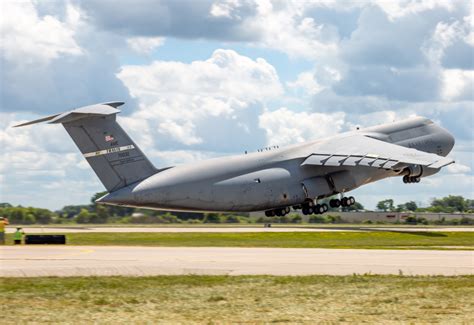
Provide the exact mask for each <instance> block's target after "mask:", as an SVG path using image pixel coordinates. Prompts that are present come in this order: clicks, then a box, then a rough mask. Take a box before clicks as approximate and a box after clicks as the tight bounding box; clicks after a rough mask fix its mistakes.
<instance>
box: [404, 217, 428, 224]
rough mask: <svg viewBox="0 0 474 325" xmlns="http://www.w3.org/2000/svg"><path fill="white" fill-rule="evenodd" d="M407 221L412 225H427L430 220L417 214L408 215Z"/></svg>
mask: <svg viewBox="0 0 474 325" xmlns="http://www.w3.org/2000/svg"><path fill="white" fill-rule="evenodd" d="M405 223H407V224H410V225H417V224H422V225H427V224H428V220H426V219H425V218H421V217H417V216H408V217H406V218H405Z"/></svg>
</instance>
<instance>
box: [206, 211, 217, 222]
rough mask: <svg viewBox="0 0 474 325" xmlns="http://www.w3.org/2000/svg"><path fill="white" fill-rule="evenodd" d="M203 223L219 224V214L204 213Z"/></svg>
mask: <svg viewBox="0 0 474 325" xmlns="http://www.w3.org/2000/svg"><path fill="white" fill-rule="evenodd" d="M203 222H204V223H220V222H221V215H220V214H219V213H213V212H212V213H205V214H204V220H203Z"/></svg>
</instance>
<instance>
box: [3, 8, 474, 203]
mask: <svg viewBox="0 0 474 325" xmlns="http://www.w3.org/2000/svg"><path fill="white" fill-rule="evenodd" d="M0 18H1V19H0V30H1V42H0V49H1V51H0V58H1V65H0V82H1V83H0V100H1V103H0V146H1V148H2V150H1V156H0V202H9V203H11V204H14V205H18V204H21V205H23V206H35V207H44V208H49V209H59V208H61V207H63V206H65V205H70V204H86V203H88V202H89V201H90V197H91V196H92V194H94V193H95V192H99V191H103V190H104V188H103V186H102V185H101V184H100V182H99V181H98V179H97V178H96V176H95V174H94V172H93V171H92V169H90V168H89V166H88V164H87V162H86V161H85V159H84V158H83V157H82V156H81V155H80V153H79V151H78V150H77V148H76V147H75V146H74V144H73V142H72V140H71V139H70V138H69V136H68V135H67V133H66V131H65V130H64V129H63V128H62V127H60V126H58V125H47V124H46V125H35V126H32V127H25V128H12V126H13V125H15V124H18V123H20V122H22V121H26V120H30V119H36V118H39V117H42V116H46V115H51V114H55V113H59V112H63V111H67V110H70V109H73V108H77V107H80V106H84V105H89V104H94V103H100V102H107V101H125V102H126V104H125V105H124V106H122V107H121V109H122V112H121V113H120V114H119V118H118V120H119V123H121V125H122V126H123V128H124V129H125V130H126V131H127V132H128V133H129V134H130V136H131V137H132V138H133V139H134V141H135V142H136V143H137V144H138V145H139V146H140V147H141V149H142V150H143V151H144V152H145V154H146V155H147V156H148V157H149V158H150V160H151V161H152V162H153V163H154V164H155V165H156V166H157V167H164V166H169V165H176V164H182V163H192V162H193V161H198V160H202V159H206V158H211V157H217V156H225V155H232V154H240V153H243V152H244V151H245V150H249V151H252V150H256V149H258V148H261V147H265V146H268V145H279V146H280V147H282V146H284V145H288V144H293V143H298V142H303V141H307V140H313V139H317V138H320V137H325V136H330V135H334V134H337V133H339V132H344V131H348V130H353V129H355V128H356V127H365V126H371V125H376V124H380V123H386V122H392V121H396V120H400V119H403V118H407V117H411V116H415V115H420V116H425V117H428V118H430V119H432V120H433V121H435V122H436V123H439V124H440V125H441V126H443V127H445V128H447V129H448V130H449V131H450V132H451V133H452V134H453V135H454V136H455V138H456V145H455V147H454V149H453V152H452V153H451V155H450V156H451V157H453V158H454V159H455V160H456V164H454V165H451V166H449V167H447V168H444V169H443V170H442V171H441V172H440V173H438V174H436V175H434V176H431V177H428V178H424V179H422V182H421V183H419V184H403V182H402V180H401V178H400V179H399V178H391V179H386V180H383V181H379V182H377V183H373V184H370V185H367V186H364V187H362V188H360V189H357V190H355V191H353V193H352V194H353V195H354V196H355V197H356V199H357V200H358V201H359V202H361V203H362V204H363V205H365V206H366V207H367V208H374V207H375V205H376V203H377V202H378V201H380V200H383V199H386V198H393V199H394V200H395V203H396V204H400V203H403V202H406V201H410V200H414V201H415V202H418V203H419V204H420V205H427V204H429V202H430V200H431V199H432V198H434V197H442V196H446V195H449V194H453V195H463V196H465V197H469V198H471V199H472V198H473V197H474V176H473V169H474V163H473V160H474V134H473V132H474V131H473V125H474V105H473V104H474V59H473V57H474V51H473V49H474V9H473V5H472V4H471V2H470V1H436V0H433V1H396V0H390V1H379V2H368V1H354V2H350V1H311V2H304V1H293V2H292V1H268V0H255V1H253V0H248V1H247V0H225V1H208V0H199V1H195V0H178V1H176V0H175V1H148V0H138V1H125V0H121V1H111V0H110V1H109V0H85V1H75V0H71V1H54V0H52V1H28V0H24V1H23V0H20V1H11V0H6V1H2V2H1V3H0Z"/></svg>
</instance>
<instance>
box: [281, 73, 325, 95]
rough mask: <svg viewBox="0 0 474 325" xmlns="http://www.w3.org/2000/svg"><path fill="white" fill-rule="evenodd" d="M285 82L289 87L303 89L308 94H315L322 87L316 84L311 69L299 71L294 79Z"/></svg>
mask: <svg viewBox="0 0 474 325" xmlns="http://www.w3.org/2000/svg"><path fill="white" fill-rule="evenodd" d="M286 84H287V86H288V87H289V88H293V89H298V88H299V89H303V90H304V92H305V93H306V94H308V95H315V94H317V93H319V92H320V91H321V90H322V89H323V87H322V86H321V85H320V84H318V82H317V81H316V79H315V78H314V73H312V72H311V71H306V72H302V73H300V74H299V75H298V77H297V78H296V80H295V81H289V82H287V83H286Z"/></svg>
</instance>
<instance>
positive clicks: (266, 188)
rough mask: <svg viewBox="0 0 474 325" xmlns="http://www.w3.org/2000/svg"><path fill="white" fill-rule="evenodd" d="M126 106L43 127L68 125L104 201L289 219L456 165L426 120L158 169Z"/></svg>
mask: <svg viewBox="0 0 474 325" xmlns="http://www.w3.org/2000/svg"><path fill="white" fill-rule="evenodd" d="M123 104H124V103H123V102H108V103H102V104H95V105H90V106H85V107H80V108H77V109H74V110H71V111H68V112H65V113H61V114H55V115H51V116H48V117H44V118H41V119H38V120H35V121H31V122H27V123H23V124H20V125H17V126H16V127H18V126H25V125H29V124H34V123H38V122H46V121H48V122H49V123H61V124H62V125H63V126H64V128H65V129H66V131H67V132H68V133H69V135H70V136H71V138H72V139H73V141H74V143H75V144H76V145H77V147H78V148H79V150H80V151H81V153H82V155H83V156H84V158H85V159H86V160H87V162H88V163H89V164H90V166H91V167H92V169H93V170H94V172H95V173H96V174H97V176H98V177H99V179H100V181H101V182H102V184H103V185H104V187H105V188H106V189H107V191H108V194H106V195H105V196H103V197H101V198H99V199H98V200H97V201H96V202H97V203H101V204H111V205H120V206H131V207H140V208H150V209H157V210H174V211H202V212H204V211H219V212H251V211H265V214H266V215H267V216H270V217H271V216H283V215H285V214H287V213H289V212H290V210H291V208H293V209H301V210H302V212H303V213H304V214H313V213H316V214H322V213H324V212H326V211H327V210H328V208H329V207H328V205H327V204H326V203H319V202H321V201H320V200H321V199H323V198H327V197H331V196H335V197H337V198H333V199H331V200H330V201H329V205H330V206H331V207H339V206H350V205H352V204H354V203H355V199H354V197H352V196H346V194H347V193H348V192H350V191H351V190H353V189H356V188H358V187H360V186H362V185H365V184H369V183H372V182H375V181H378V180H381V179H384V178H387V177H400V178H401V179H402V180H403V182H404V183H418V182H420V180H421V179H422V178H423V177H426V176H430V175H433V174H435V173H437V172H439V171H440V169H441V168H442V167H445V166H447V165H449V164H452V163H453V162H454V161H453V160H452V159H450V158H447V157H446V156H447V155H448V154H449V152H450V151H451V149H452V148H453V146H454V138H453V136H452V135H451V134H450V133H449V132H448V131H446V130H445V129H443V128H441V127H440V126H439V125H436V124H435V123H433V122H432V121H431V120H429V119H427V118H423V117H413V118H409V119H406V120H402V121H399V122H394V123H389V124H383V125H378V126H373V127H369V128H364V129H358V130H354V131H350V132H346V133H342V134H339V135H336V136H332V137H327V138H324V139H318V140H313V141H308V142H305V143H298V144H294V145H290V146H287V147H284V148H283V147H282V148H279V147H272V148H265V149H263V150H258V151H257V152H252V153H245V154H242V155H237V156H230V157H222V158H215V159H210V160H205V161H199V162H193V163H190V164H184V165H179V166H171V167H164V168H156V167H155V166H154V165H153V164H152V163H151V162H150V160H148V158H147V157H146V156H145V155H144V154H143V152H142V151H141V150H140V148H139V147H138V146H137V144H136V143H134V142H133V141H132V139H131V138H130V137H129V136H128V135H127V133H126V132H125V131H124V130H123V129H122V128H121V127H120V125H119V124H118V123H117V121H116V115H117V113H119V112H120V110H118V109H117V107H119V106H121V105H123Z"/></svg>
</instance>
